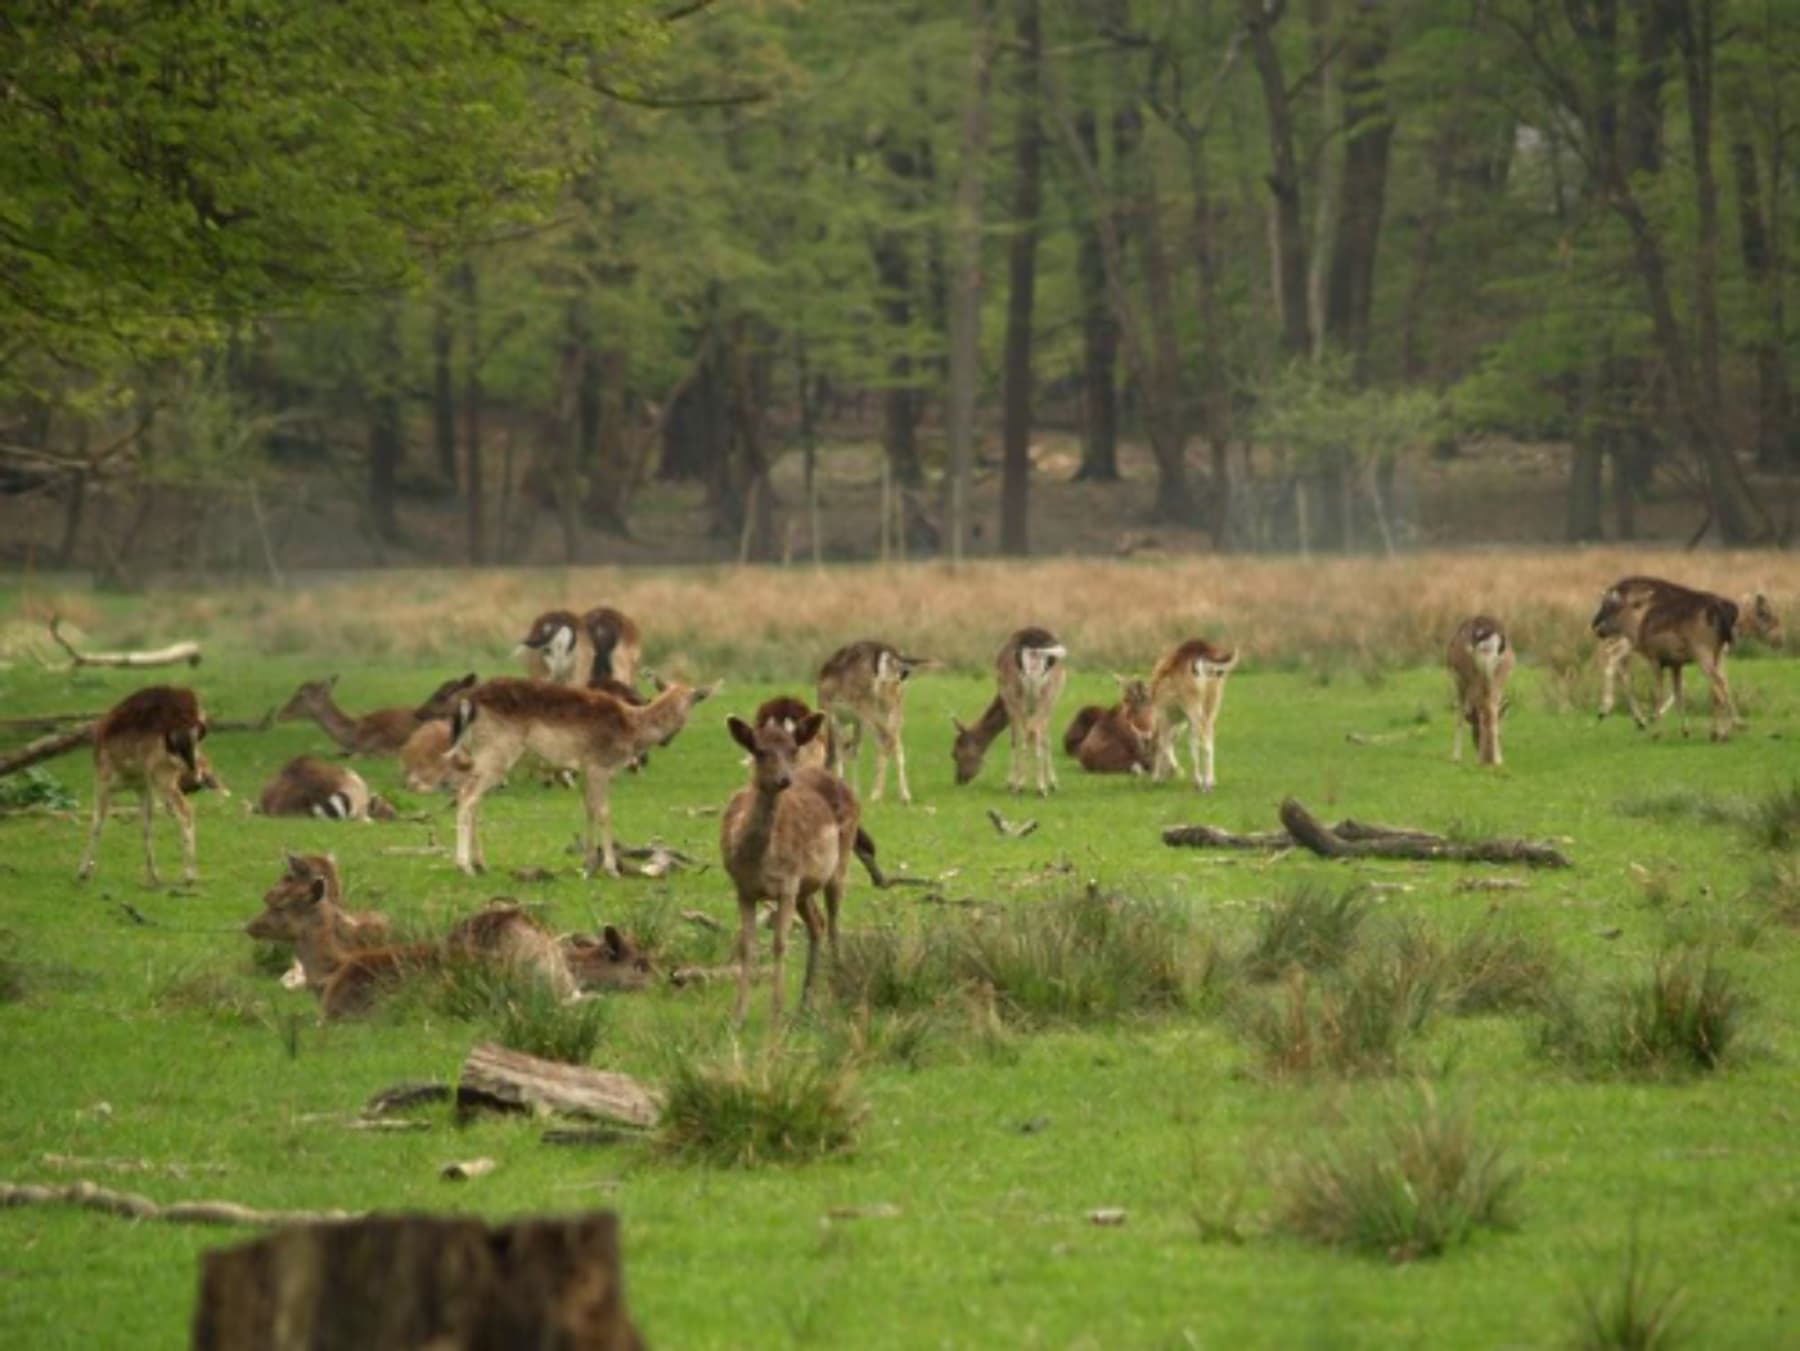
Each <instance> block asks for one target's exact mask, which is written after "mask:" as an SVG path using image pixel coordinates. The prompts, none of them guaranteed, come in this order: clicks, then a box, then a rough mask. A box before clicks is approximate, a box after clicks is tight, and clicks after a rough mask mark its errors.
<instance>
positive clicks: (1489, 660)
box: [1475, 633, 1506, 678]
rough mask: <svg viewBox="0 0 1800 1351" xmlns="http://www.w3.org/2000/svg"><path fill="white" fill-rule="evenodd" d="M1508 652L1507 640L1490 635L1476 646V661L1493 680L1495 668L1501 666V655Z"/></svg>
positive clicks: (1495, 634)
mask: <svg viewBox="0 0 1800 1351" xmlns="http://www.w3.org/2000/svg"><path fill="white" fill-rule="evenodd" d="M1505 650H1506V639H1505V638H1503V637H1501V636H1500V635H1499V634H1497V633H1490V634H1488V636H1487V637H1485V638H1483V639H1482V640H1481V641H1480V642H1478V643H1476V644H1475V660H1476V663H1477V664H1478V665H1479V666H1480V667H1481V669H1482V670H1483V671H1484V672H1486V673H1487V675H1488V676H1489V677H1490V678H1491V677H1492V676H1493V674H1494V668H1495V667H1496V666H1498V665H1499V664H1500V654H1501V653H1502V652H1504V651H1505Z"/></svg>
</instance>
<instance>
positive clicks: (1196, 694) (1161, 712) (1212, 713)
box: [1150, 638, 1238, 793]
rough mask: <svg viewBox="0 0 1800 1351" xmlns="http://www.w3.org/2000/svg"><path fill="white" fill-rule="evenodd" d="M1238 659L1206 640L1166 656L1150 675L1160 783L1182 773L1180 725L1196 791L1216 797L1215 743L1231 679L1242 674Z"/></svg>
mask: <svg viewBox="0 0 1800 1351" xmlns="http://www.w3.org/2000/svg"><path fill="white" fill-rule="evenodd" d="M1237 664H1238V654H1237V652H1236V651H1234V650H1233V649H1231V648H1228V647H1221V646H1219V645H1218V644H1217V643H1213V642H1209V641H1207V640H1206V639H1205V638H1189V639H1187V640H1186V641H1185V642H1182V643H1177V644H1176V645H1175V646H1174V647H1172V648H1170V649H1169V651H1167V652H1165V653H1164V654H1163V657H1162V659H1161V660H1160V661H1158V662H1157V663H1156V668H1155V669H1154V670H1153V671H1151V673H1150V701H1151V703H1152V704H1153V705H1154V706H1155V708H1156V768H1155V777H1156V778H1157V779H1158V780H1159V781H1160V780H1161V779H1163V778H1165V777H1166V776H1168V775H1170V774H1177V775H1178V774H1180V773H1181V761H1180V760H1179V759H1178V758H1177V757H1176V755H1175V720H1176V718H1180V719H1181V720H1182V721H1183V722H1185V723H1186V724H1187V741H1188V759H1189V760H1190V761H1191V762H1192V774H1193V781H1194V787H1195V788H1197V789H1199V790H1200V791H1201V792H1202V793H1210V792H1211V791H1212V790H1213V785H1214V783H1215V782H1216V779H1215V777H1214V774H1213V750H1214V738H1215V736H1216V734H1217V731H1218V725H1219V707H1220V705H1221V704H1223V703H1224V702H1225V678H1226V677H1227V676H1229V675H1230V674H1231V673H1232V671H1234V670H1236V669H1237Z"/></svg>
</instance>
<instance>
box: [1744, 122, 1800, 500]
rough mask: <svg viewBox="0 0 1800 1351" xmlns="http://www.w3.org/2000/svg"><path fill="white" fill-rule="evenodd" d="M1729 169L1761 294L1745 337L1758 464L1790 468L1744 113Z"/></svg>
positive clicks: (1769, 278) (1766, 251)
mask: <svg viewBox="0 0 1800 1351" xmlns="http://www.w3.org/2000/svg"><path fill="white" fill-rule="evenodd" d="M1732 122H1733V123H1734V125H1733V126H1732V136H1731V169H1732V180H1733V183H1734V185H1735V187H1736V190H1737V215H1738V248H1739V252H1740V253H1741V254H1742V255H1743V259H1744V277H1745V280H1746V281H1748V282H1749V289H1750V294H1751V295H1752V296H1754V297H1760V298H1761V306H1762V309H1763V317H1762V319H1761V321H1760V322H1756V323H1753V324H1752V325H1751V326H1750V331H1751V333H1752V334H1753V335H1754V336H1753V337H1751V339H1750V341H1749V344H1748V345H1749V348H1750V354H1751V359H1752V361H1753V363H1754V365H1755V368H1756V463H1757V466H1758V467H1759V468H1761V469H1764V470H1769V471H1778V470H1783V469H1786V468H1789V467H1790V465H1791V464H1792V462H1793V452H1794V449H1795V445H1794V442H1793V436H1792V433H1791V432H1790V430H1789V396H1788V380H1787V363H1786V362H1785V361H1784V360H1783V359H1782V338H1783V333H1782V328H1783V323H1782V318H1783V316H1782V312H1781V311H1782V306H1781V279H1780V277H1779V275H1778V274H1777V272H1776V269H1775V268H1774V267H1773V266H1772V265H1771V255H1772V248H1771V243H1770V240H1771V235H1772V233H1773V232H1772V231H1771V230H1770V229H1769V226H1768V221H1767V218H1766V216H1765V211H1764V206H1763V194H1762V186H1761V182H1760V178H1761V176H1760V175H1759V174H1758V172H1757V167H1756V146H1755V144H1754V142H1753V141H1752V140H1751V137H1750V130H1749V127H1748V126H1746V125H1745V124H1744V122H1743V121H1742V114H1738V115H1737V116H1734V117H1733V118H1732Z"/></svg>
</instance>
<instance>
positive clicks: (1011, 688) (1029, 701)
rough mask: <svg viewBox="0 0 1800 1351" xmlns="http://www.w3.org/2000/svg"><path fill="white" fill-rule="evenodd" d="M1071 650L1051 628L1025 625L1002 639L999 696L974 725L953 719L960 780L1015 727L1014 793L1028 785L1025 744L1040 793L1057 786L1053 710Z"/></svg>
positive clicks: (996, 660) (1009, 781) (1010, 784)
mask: <svg viewBox="0 0 1800 1351" xmlns="http://www.w3.org/2000/svg"><path fill="white" fill-rule="evenodd" d="M1068 655H1069V654H1068V650H1067V649H1066V648H1064V647H1063V645H1062V644H1061V643H1059V642H1057V641H1056V638H1055V636H1054V635H1052V634H1051V633H1050V632H1049V630H1047V629H1039V628H1027V629H1020V630H1019V631H1018V632H1016V633H1014V634H1013V635H1012V636H1011V637H1010V638H1008V639H1007V640H1006V642H1005V643H1004V644H1002V645H1001V648H1000V651H999V653H998V654H997V655H996V656H995V658H994V676H995V681H996V683H997V684H998V685H999V693H998V694H996V695H995V696H994V701H993V702H992V703H991V704H989V705H988V706H987V709H986V710H985V711H984V712H983V713H982V715H981V718H980V720H979V721H978V722H976V723H975V725H974V726H972V727H970V726H965V725H964V724H963V723H962V722H960V721H958V720H957V719H956V718H955V717H952V718H951V720H950V721H951V722H952V723H954V724H955V726H956V742H955V744H954V745H953V746H952V747H951V750H950V754H951V757H952V758H953V759H954V760H955V762H956V781H957V783H959V784H965V783H968V782H969V781H970V780H971V779H973V778H974V777H975V776H976V775H977V774H978V773H980V772H981V762H982V760H983V758H984V757H985V756H986V754H987V748H988V746H989V745H991V744H992V742H993V740H994V738H995V737H997V736H999V735H1000V733H1001V731H1002V730H1003V729H1010V730H1011V732H1012V764H1011V767H1010V768H1009V770H1008V772H1007V776H1006V784H1007V787H1009V788H1011V789H1012V791H1013V792H1015V793H1017V792H1022V791H1023V790H1024V787H1025V773H1024V765H1023V764H1022V763H1021V761H1020V758H1019V755H1020V750H1021V746H1023V749H1024V750H1025V753H1026V754H1027V755H1028V756H1029V757H1031V759H1032V761H1033V763H1034V764H1035V766H1036V769H1037V790H1038V795H1039V796H1040V797H1042V796H1045V795H1047V794H1048V793H1049V792H1050V791H1051V790H1052V789H1054V788H1055V787H1056V767H1055V766H1054V765H1052V764H1051V763H1050V715H1051V714H1052V713H1053V712H1054V711H1055V708H1056V700H1057V698H1058V696H1060V695H1061V694H1062V689H1063V684H1064V682H1065V681H1067V679H1068V668H1067V665H1066V661H1065V659H1066V658H1067V657H1068Z"/></svg>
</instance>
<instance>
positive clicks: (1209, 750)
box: [1200, 718, 1215, 793]
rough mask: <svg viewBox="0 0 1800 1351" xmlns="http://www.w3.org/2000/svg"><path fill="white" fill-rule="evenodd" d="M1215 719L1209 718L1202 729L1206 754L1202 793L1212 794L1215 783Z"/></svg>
mask: <svg viewBox="0 0 1800 1351" xmlns="http://www.w3.org/2000/svg"><path fill="white" fill-rule="evenodd" d="M1213 726H1214V723H1213V719H1211V718H1208V719H1207V720H1206V722H1205V725H1203V726H1202V727H1201V729H1200V744H1201V748H1202V749H1203V750H1204V751H1205V752H1206V776H1205V781H1204V783H1203V784H1202V786H1201V789H1200V791H1201V792H1203V793H1210V792H1212V790H1213V784H1214V782H1215V780H1214V778H1213Z"/></svg>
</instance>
